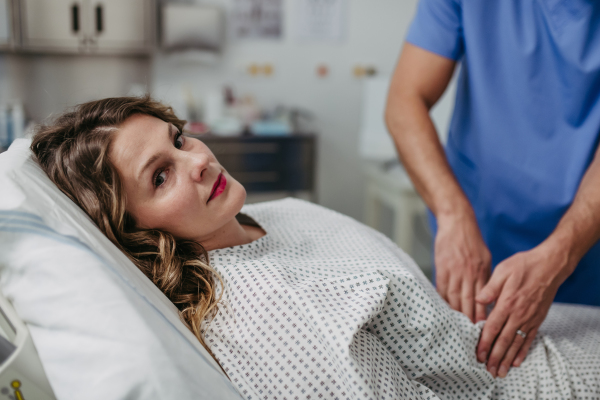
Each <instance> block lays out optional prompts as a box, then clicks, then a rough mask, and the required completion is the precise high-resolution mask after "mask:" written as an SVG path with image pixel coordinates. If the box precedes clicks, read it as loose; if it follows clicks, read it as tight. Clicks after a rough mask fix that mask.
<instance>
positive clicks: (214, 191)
mask: <svg viewBox="0 0 600 400" xmlns="http://www.w3.org/2000/svg"><path fill="white" fill-rule="evenodd" d="M114 135H115V136H114V138H113V141H112V144H111V147H110V151H109V156H110V159H111V161H112V162H113V164H114V165H115V167H116V168H117V170H118V172H119V176H120V177H121V179H122V181H123V184H124V186H125V192H126V195H127V203H126V208H127V211H128V212H129V213H131V214H132V215H133V217H134V218H135V220H136V223H137V226H138V227H139V228H143V229H160V230H164V231H167V232H170V233H171V234H173V235H174V236H175V237H177V238H182V239H190V240H195V241H198V242H200V243H203V242H205V241H210V240H213V239H215V238H216V237H217V236H218V235H219V233H220V232H224V231H226V230H227V229H226V226H227V224H231V223H232V221H233V220H234V218H235V215H236V214H237V213H238V212H239V211H240V209H241V208H242V206H243V204H244V201H245V199H246V191H245V190H244V187H243V186H242V185H241V184H240V183H239V182H237V181H236V180H235V179H233V178H232V177H231V176H230V175H229V174H228V173H227V171H225V169H224V168H223V167H222V166H221V165H220V164H219V162H218V161H217V159H216V158H215V156H214V155H213V154H212V152H211V151H210V150H209V149H208V147H206V146H205V145H204V143H202V142H201V141H199V140H197V139H192V138H188V137H184V136H182V135H181V134H180V133H179V132H178V130H177V128H176V127H175V126H173V125H171V124H169V123H167V122H165V121H162V120H160V119H158V118H154V117H151V116H148V115H143V114H136V115H133V116H131V117H130V118H128V119H127V120H126V121H125V122H124V123H123V124H122V125H121V126H120V127H119V129H118V131H117V132H116V133H115V134H114Z"/></svg>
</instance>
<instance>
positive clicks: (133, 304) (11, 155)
mask: <svg viewBox="0 0 600 400" xmlns="http://www.w3.org/2000/svg"><path fill="white" fill-rule="evenodd" d="M29 144H30V142H29V141H27V140H17V141H16V142H15V143H14V144H13V145H12V146H11V148H10V149H9V150H8V151H7V152H5V153H3V154H1V155H0V188H1V189H0V190H1V191H2V195H1V196H0V291H1V292H2V293H3V294H4V295H5V297H6V298H7V299H8V300H9V301H10V303H9V302H3V300H2V298H0V308H2V309H3V310H10V307H11V304H12V306H14V309H15V310H16V312H15V313H12V312H11V311H6V315H7V316H8V317H9V318H8V319H10V318H11V317H15V318H16V315H18V319H19V320H22V321H24V323H25V324H24V325H23V327H25V326H26V327H27V328H28V331H29V333H30V335H31V338H32V342H33V344H35V352H37V354H38V355H39V359H40V360H41V364H42V365H43V374H42V375H45V376H47V381H48V382H49V386H50V387H51V388H50V387H49V386H47V384H46V383H44V382H45V380H44V378H39V379H38V380H37V381H35V382H38V383H36V385H38V386H39V388H40V390H41V391H43V392H44V395H47V398H53V395H55V396H56V398H60V399H81V398H85V399H211V400H212V399H241V398H242V397H241V396H240V394H239V393H238V391H237V390H236V387H234V386H233V385H232V383H231V382H230V381H229V379H228V378H227V376H225V374H224V373H223V372H222V370H221V369H220V368H219V366H218V365H217V364H216V362H215V361H214V360H213V359H212V358H211V357H210V355H209V354H208V353H207V352H206V350H205V349H204V348H203V347H202V346H201V345H200V343H199V342H198V340H197V339H196V338H195V337H194V336H193V334H192V333H191V332H190V331H189V329H188V328H187V327H186V326H185V325H184V324H183V322H181V320H180V319H179V316H178V313H177V309H176V308H175V306H174V305H173V304H172V303H170V301H169V300H168V299H167V298H166V297H165V296H164V295H163V294H162V293H161V292H160V290H159V289H157V288H156V287H155V286H154V284H152V282H151V281H150V280H149V279H147V278H146V277H145V276H144V275H143V274H142V273H141V272H140V271H139V270H138V269H137V268H136V267H135V266H134V265H133V264H132V263H131V262H130V261H129V259H127V257H126V256H125V255H124V254H123V253H121V252H120V251H119V250H118V249H117V248H116V247H115V246H114V245H113V244H112V243H111V242H110V241H109V240H108V239H107V238H106V237H105V236H104V235H103V234H102V233H101V232H100V231H99V230H98V229H97V228H96V227H95V226H94V224H93V223H92V222H91V221H90V219H89V218H88V217H87V216H86V215H85V214H84V213H83V212H82V211H81V210H80V209H79V208H78V207H77V206H75V205H74V204H73V203H72V202H71V201H70V200H69V199H68V198H67V197H66V196H65V195H64V194H62V193H61V192H60V191H59V190H58V188H56V186H55V185H53V184H52V183H51V182H50V181H49V179H48V178H47V177H46V175H45V174H44V173H43V172H42V171H41V169H40V168H39V167H38V166H37V164H36V163H35V162H34V161H33V160H32V159H31V156H30V152H29V149H28V147H29ZM590 310H591V309H589V308H586V309H585V310H584V311H585V312H584V313H583V314H581V315H584V314H585V321H579V320H576V319H572V320H571V322H576V323H580V322H582V323H583V322H585V323H588V325H589V324H592V325H590V326H594V327H600V310H595V309H594V310H591V311H590ZM559 312H561V313H563V314H568V313H570V312H571V311H570V309H569V308H568V307H567V308H565V309H563V310H562V311H559ZM555 314H556V313H555ZM596 316H597V318H596ZM553 321H558V320H556V319H554V320H552V321H550V327H549V328H548V329H555V330H561V329H562V331H565V327H564V326H562V325H561V326H558V327H552V323H554V322H553ZM556 323H557V324H558V325H560V322H556ZM17 324H18V323H17ZM1 326H2V323H1V322H0V327H1ZM588 328H589V327H588ZM574 329H575V328H574ZM575 332H576V329H575ZM17 336H18V335H17ZM1 341H2V339H0V342H1ZM562 346H563V347H564V348H565V349H569V343H563V344H562ZM9 348H10V346H9ZM31 348H32V349H33V347H31ZM1 349H2V345H0V355H1V353H2V350H1ZM31 354H34V353H31ZM587 356H588V357H590V356H594V355H593V354H592V355H590V354H588V355H587ZM0 358H1V357H0ZM30 360H33V361H28V362H30V363H31V364H30V365H36V363H37V361H35V357H32V358H30ZM9 364H10V363H9ZM10 365H14V366H16V364H10ZM28 365H29V364H28ZM599 365H600V364H599ZM1 368H2V367H0V398H2V395H3V393H4V392H1V391H2V390H3V388H4V387H6V388H7V390H13V392H14V391H15V389H20V388H21V389H22V390H23V393H22V394H23V396H22V398H24V399H28V398H29V397H27V396H25V395H27V393H25V390H26V388H25V386H24V385H23V383H21V385H22V386H20V388H15V386H12V387H9V386H8V385H10V384H12V382H13V381H15V379H13V380H12V381H10V379H12V378H10V377H8V378H7V379H8V381H6V380H3V379H4V375H3V374H2V371H4V370H3V369H1ZM590 373H591V374H592V375H595V374H598V375H600V369H599V370H593V371H591V372H590ZM39 376H40V374H38V377H39ZM21 379H22V381H21V382H24V381H25V379H26V377H24V378H21ZM589 379H596V380H597V381H596V382H598V380H600V378H599V377H597V376H590V377H589ZM39 382H41V383H39ZM598 387H600V384H599V386H598ZM7 393H8V392H7ZM8 394H11V395H12V396H13V397H14V398H16V399H18V397H16V396H15V395H14V394H12V393H8ZM32 396H33V395H32ZM595 396H598V397H600V393H596V394H594V393H591V394H590V398H596V397H595ZM301 397H304V396H301ZM33 398H42V399H43V397H41V395H40V397H35V396H33Z"/></svg>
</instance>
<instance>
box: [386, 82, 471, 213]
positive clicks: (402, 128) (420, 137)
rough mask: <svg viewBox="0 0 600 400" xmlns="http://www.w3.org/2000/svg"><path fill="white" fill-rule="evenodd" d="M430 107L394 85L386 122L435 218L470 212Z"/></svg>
mask: <svg viewBox="0 0 600 400" xmlns="http://www.w3.org/2000/svg"><path fill="white" fill-rule="evenodd" d="M429 108H430V105H429V104H427V103H426V101H425V100H424V99H423V98H422V97H420V96H419V95H418V94H417V93H414V92H411V91H410V89H408V88H404V87H403V84H402V82H394V83H393V84H392V89H391V90H390V95H389V98H388V107H387V112H386V122H387V125H388V129H389V131H390V132H391V134H392V136H393V138H394V142H395V143H396V148H397V150H398V153H399V155H400V158H401V160H402V163H403V164H404V166H405V168H406V170H407V172H408V174H409V176H410V177H411V179H412V181H413V183H414V185H415V188H416V189H417V191H418V192H419V194H420V195H421V197H422V198H423V200H424V201H425V203H426V204H427V205H428V206H429V208H430V209H431V210H432V212H433V213H434V214H435V215H436V216H443V215H447V214H451V213H455V212H458V211H463V212H464V211H466V210H470V206H469V203H468V201H467V199H466V197H465V195H464V193H463V191H462V190H461V188H460V186H459V185H458V182H457V181H456V178H455V176H454V174H453V173H452V170H451V169H450V166H449V165H448V162H447V161H446V156H445V154H444V150H443V148H442V145H441V143H440V141H439V139H438V135H437V133H436V130H435V126H434V125H433V122H432V121H431V118H430V116H429Z"/></svg>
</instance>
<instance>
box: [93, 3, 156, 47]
mask: <svg viewBox="0 0 600 400" xmlns="http://www.w3.org/2000/svg"><path fill="white" fill-rule="evenodd" d="M153 4H154V3H153V2H152V1H151V0H89V11H88V12H89V19H90V21H91V31H92V32H91V36H90V37H91V41H90V42H91V44H92V46H91V51H92V52H94V51H96V52H109V53H112V52H126V53H145V52H148V51H149V50H150V48H151V46H152V44H153V42H154V40H153V34H154V33H153V32H154V30H153V26H154V21H153V16H154V10H153V8H152V7H153Z"/></svg>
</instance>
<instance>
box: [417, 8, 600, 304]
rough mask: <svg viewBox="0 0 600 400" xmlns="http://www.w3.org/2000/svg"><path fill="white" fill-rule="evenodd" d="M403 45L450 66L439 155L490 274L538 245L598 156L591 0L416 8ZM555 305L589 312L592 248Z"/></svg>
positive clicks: (597, 33)
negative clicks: (465, 202) (461, 195)
mask: <svg viewBox="0 0 600 400" xmlns="http://www.w3.org/2000/svg"><path fill="white" fill-rule="evenodd" d="M407 41H408V42H410V43H412V44H414V45H416V46H418V47H421V48H423V49H425V50H428V51H431V52H433V53H436V54H439V55H441V56H443V57H446V58H450V59H453V60H456V61H460V62H461V72H460V75H459V78H458V89H457V90H458V91H457V95H456V105H455V109H454V115H453V118H452V122H451V124H450V132H449V136H448V143H447V145H446V155H447V158H448V161H449V163H450V165H451V167H452V169H453V171H454V173H455V174H456V176H457V179H458V181H459V183H460V185H461V187H462V188H463V190H464V191H465V193H466V195H467V197H468V198H469V200H470V201H471V204H472V205H473V208H474V210H475V214H476V216H477V220H478V223H479V226H480V228H481V231H482V234H483V237H484V240H485V242H486V243H487V245H488V247H489V248H490V251H491V253H492V263H493V266H495V265H497V264H498V263H499V262H501V261H502V260H504V259H505V258H507V257H509V256H511V255H513V254H515V253H516V252H519V251H524V250H529V249H531V248H533V247H535V246H537V245H538V244H539V243H541V242H542V241H543V240H544V239H546V238H547V237H548V236H549V235H550V233H552V231H553V230H554V228H555V227H556V225H557V224H558V222H559V220H560V218H561V217H562V216H563V214H564V213H565V211H566V210H567V208H568V207H569V206H570V205H571V203H572V201H573V198H574V196H575V193H576V191H577V189H578V186H579V183H580V182H581V179H582V177H583V174H584V173H585V171H586V169H587V168H588V166H589V165H590V163H591V161H592V159H593V157H594V153H595V151H596V148H597V146H598V138H599V135H598V133H599V130H600V102H599V99H600V2H596V1H593V0H569V1H557V0H485V1H482V0H421V2H420V4H419V7H418V11H417V14H416V16H415V18H414V20H413V23H412V25H411V27H410V30H409V33H408V37H407ZM555 301H561V302H571V303H580V304H593V305H600V243H598V244H596V245H595V246H594V247H593V248H592V249H591V250H590V251H589V252H588V254H587V255H586V256H585V257H584V259H583V260H582V261H581V263H580V264H579V265H578V267H577V269H576V270H575V272H574V273H573V274H572V275H571V276H570V277H569V278H568V279H567V281H565V283H564V284H563V285H562V286H561V288H560V289H559V292H558V294H557V296H556V298H555Z"/></svg>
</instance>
